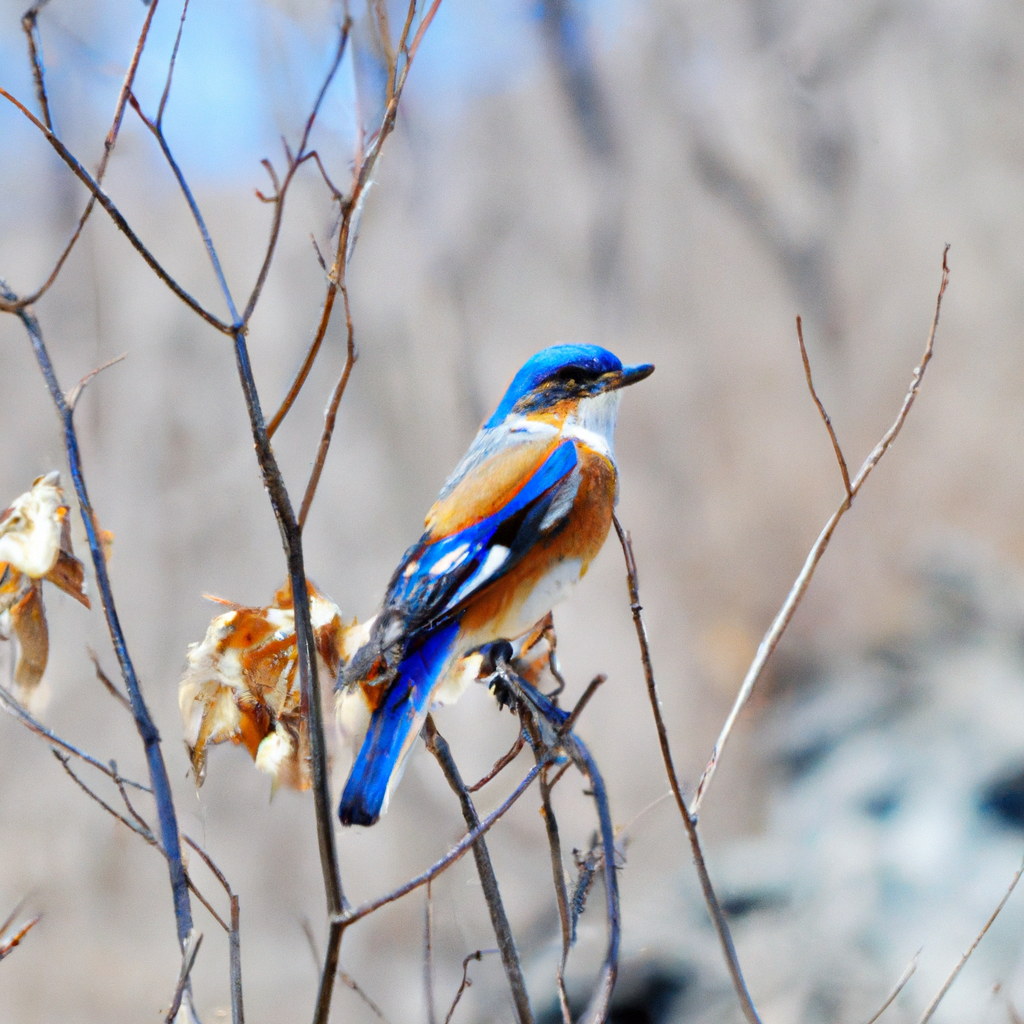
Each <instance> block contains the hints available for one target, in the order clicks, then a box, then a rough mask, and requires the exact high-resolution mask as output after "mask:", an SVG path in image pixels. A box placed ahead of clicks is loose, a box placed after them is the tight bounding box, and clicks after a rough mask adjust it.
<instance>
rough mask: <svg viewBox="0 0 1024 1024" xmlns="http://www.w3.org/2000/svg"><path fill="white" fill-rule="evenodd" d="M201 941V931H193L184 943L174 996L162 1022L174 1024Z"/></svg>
mask: <svg viewBox="0 0 1024 1024" xmlns="http://www.w3.org/2000/svg"><path fill="white" fill-rule="evenodd" d="M202 942H203V936H202V933H197V932H195V931H193V932H192V933H191V934H190V935H189V937H188V941H187V942H186V943H185V949H184V951H183V953H182V957H181V970H180V971H179V972H178V984H177V987H176V988H175V989H174V998H173V999H171V1008H170V1009H169V1010H168V1011H167V1016H166V1017H165V1018H164V1024H174V1018H175V1017H177V1016H178V1010H180V1009H181V997H182V996H183V995H184V994H185V987H186V986H187V985H188V978H189V975H190V974H191V973H192V968H193V967H194V966H195V962H196V957H197V956H198V955H199V947H200V946H201V945H202Z"/></svg>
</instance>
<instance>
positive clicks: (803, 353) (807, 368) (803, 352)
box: [796, 316, 853, 498]
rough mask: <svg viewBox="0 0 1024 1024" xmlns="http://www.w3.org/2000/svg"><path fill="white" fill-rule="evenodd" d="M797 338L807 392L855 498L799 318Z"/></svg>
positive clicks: (845, 482)
mask: <svg viewBox="0 0 1024 1024" xmlns="http://www.w3.org/2000/svg"><path fill="white" fill-rule="evenodd" d="M796 337H797V341H798V342H799V343H800V358H801V359H802V360H803V363H804V376H805V377H806V378H807V390H808V391H810V393H811V398H813V399H814V404H815V405H816V406H817V407H818V412H819V413H820V414H821V419H822V421H823V422H824V424H825V429H826V430H827V431H828V436H829V438H830V439H831V441H832V449H833V451H834V452H835V453H836V461H837V462H838V463H839V472H840V473H842V475H843V487H844V488H845V490H846V493H847V495H848V496H849V497H851V498H852V497H853V495H852V493H851V492H850V470H849V469H848V468H847V466H846V459H845V458H844V457H843V449H842V448H841V447H840V445H839V438H838V437H836V432H835V429H834V428H833V426H832V420H831V419H830V418H829V415H828V413H827V412H825V406H824V405H822V403H821V399H820V398H819V397H818V392H817V391H816V390H815V388H814V378H813V377H812V376H811V361H810V359H809V358H808V357H807V346H806V345H805V344H804V325H803V321H802V320H801V319H800V317H799V316H798V317H797V318H796Z"/></svg>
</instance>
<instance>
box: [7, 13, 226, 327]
mask: <svg viewBox="0 0 1024 1024" xmlns="http://www.w3.org/2000/svg"><path fill="white" fill-rule="evenodd" d="M155 6H156V4H155V2H154V3H153V4H152V5H151V6H150V10H153V9H154V8H155ZM0 96H3V98H4V99H6V100H8V101H9V102H10V103H12V104H13V105H14V106H15V107H17V108H18V110H20V111H21V112H22V113H23V114H24V115H25V117H27V118H28V119H29V120H30V121H31V122H32V123H33V124H34V125H35V126H36V127H37V128H38V129H39V130H40V131H41V132H42V133H43V136H44V137H45V138H46V141H47V142H49V143H50V145H51V146H52V147H53V148H54V150H56V152H57V155H58V156H59V157H60V158H61V160H63V161H64V163H65V164H67V165H68V167H69V168H71V170H72V171H73V172H74V175H75V177H76V178H78V180H79V181H81V182H82V184H83V185H85V187H86V188H87V189H89V191H90V192H91V193H92V194H93V196H94V197H95V199H96V201H97V202H98V203H99V204H100V206H102V207H103V209H104V210H106V212H107V214H108V216H109V217H110V219H111V220H112V221H113V222H114V224H116V225H117V228H118V230H119V231H120V232H121V234H123V235H124V236H125V238H127V239H128V241H129V242H130V243H131V244H132V246H133V248H134V249H135V250H136V252H138V254H139V255H140V256H141V257H142V258H143V259H144V260H145V261H146V264H147V265H148V266H149V268H150V269H151V270H152V271H153V273H154V274H156V276H157V277H158V278H160V280H161V281H163V282H164V284H165V285H167V287H168V288H170V290H171V291H172V292H174V294H175V295H177V296H178V298H179V299H181V301H182V302H184V303H185V305H186V306H188V307H189V309H191V310H192V311H193V312H195V313H197V314H198V315H199V316H201V317H202V318H203V319H204V320H205V321H206V322H207V323H208V324H210V326H211V327H216V328H217V330H218V331H221V332H222V333H224V334H230V333H231V326H230V325H229V324H226V323H224V322H223V321H222V320H220V319H219V318H218V317H216V316H214V315H213V314H212V313H210V312H208V311H207V310H206V309H204V308H203V307H202V306H201V305H200V304H199V303H198V302H197V301H196V300H195V299H194V298H192V296H191V295H189V293H188V292H187V291H185V289H184V288H182V287H181V285H180V284H178V282H177V281H176V280H175V279H174V278H173V277H171V275H170V274H169V273H168V272H167V271H166V270H164V268H163V266H161V264H160V263H159V261H158V260H157V258H156V257H155V256H154V255H153V254H152V253H151V252H150V251H149V249H147V248H146V246H145V245H144V244H143V243H142V240H141V239H140V238H139V236H138V235H136V234H135V232H134V231H133V230H132V228H131V226H130V225H129V223H128V221H127V220H125V218H124V215H123V214H122V213H121V211H120V210H119V209H118V208H117V207H116V206H115V205H114V203H113V202H112V201H111V199H110V197H109V196H108V195H107V194H106V192H104V191H103V190H102V189H101V188H100V186H99V184H98V183H97V182H96V181H95V180H94V179H93V177H92V175H91V174H89V172H88V171H87V170H86V169H85V168H84V167H83V166H82V165H81V163H79V162H78V160H77V159H76V158H75V157H74V156H73V155H72V153H71V151H70V150H69V149H68V148H67V147H66V146H65V145H64V143H63V142H61V141H60V139H58V138H57V136H56V135H54V134H53V132H51V131H50V129H49V128H47V127H46V125H45V124H43V123H42V121H40V120H39V118H38V117H36V116H35V114H33V113H32V111H31V110H29V109H28V108H27V107H26V106H25V105H24V104H23V103H22V102H21V101H20V100H18V99H15V97H14V96H12V95H11V94H10V93H9V92H8V91H7V90H6V89H4V88H2V87H0ZM68 251H69V252H70V249H69V250H68ZM55 273H56V270H55ZM48 286H49V284H47V285H46V286H44V288H43V289H42V290H41V291H43V290H45V287H48ZM41 291H39V292H37V293H36V295H34V296H30V297H29V298H28V299H21V298H18V296H16V295H14V294H13V293H11V292H9V291H8V290H7V289H4V290H3V294H2V298H0V310H3V311H5V312H8V313H19V314H20V313H22V312H24V311H25V309H27V307H28V306H30V305H31V304H32V301H33V300H34V299H35V298H36V297H37V296H38V295H39V294H41Z"/></svg>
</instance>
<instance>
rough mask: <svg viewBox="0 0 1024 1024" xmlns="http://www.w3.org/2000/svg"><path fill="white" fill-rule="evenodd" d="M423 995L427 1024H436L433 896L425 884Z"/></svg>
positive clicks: (429, 886)
mask: <svg viewBox="0 0 1024 1024" xmlns="http://www.w3.org/2000/svg"><path fill="white" fill-rule="evenodd" d="M423 994H424V996H425V997H426V1000H427V1024H437V1012H436V1011H435V1009H434V895H433V893H432V892H431V883H430V882H427V903H426V907H425V908H424V914H423Z"/></svg>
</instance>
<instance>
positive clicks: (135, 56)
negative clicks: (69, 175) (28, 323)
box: [0, 0, 159, 313]
mask: <svg viewBox="0 0 1024 1024" xmlns="http://www.w3.org/2000/svg"><path fill="white" fill-rule="evenodd" d="M158 2H159V0H153V2H152V3H151V4H149V6H148V10H147V11H146V17H145V19H144V20H143V23H142V31H141V32H140V33H139V38H138V41H137V42H136V43H135V50H134V51H133V52H132V57H131V60H130V61H129V62H128V70H127V71H126V72H125V76H124V82H122V84H121V91H120V92H119V93H118V94H117V104H116V106H115V109H114V119H113V122H112V123H111V125H110V130H109V131H108V132H107V137H106V139H105V140H104V142H103V156H102V157H101V158H100V165H99V167H98V168H97V169H96V185H97V189H98V187H99V185H100V183H102V181H103V176H104V174H106V171H107V163H108V161H109V160H110V154H111V153H112V152H113V149H114V144H115V143H116V141H117V135H118V132H119V131H120V129H121V121H122V119H123V118H124V105H125V102H126V100H127V98H128V93H129V91H130V90H131V87H132V83H133V82H134V81H135V72H136V70H137V69H138V66H139V59H140V58H141V56H142V51H143V48H144V47H145V45H146V39H147V38H148V37H149V26H150V25H151V24H152V22H153V16H154V15H155V14H156V8H157V4H158ZM42 6H43V4H42V3H40V4H37V5H36V7H35V8H34V9H35V10H39V9H40V8H41V7H42ZM22 24H24V22H22ZM29 45H30V47H31V45H32V44H31V42H30V44H29ZM34 70H35V69H33V73H34ZM36 95H37V96H38V95H39V81H38V80H37V81H36ZM45 95H46V94H45V90H44V91H43V98H44V100H45ZM8 99H11V97H10V96H9V95H8ZM13 102H15V103H16V105H17V106H19V107H20V106H21V104H18V103H17V102H16V101H13ZM22 109H24V108H22ZM43 120H44V121H45V128H46V129H47V130H48V131H50V132H52V131H53V124H52V123H51V120H50V110H49V105H48V104H45V105H44V106H43ZM58 152H60V151H59V150H58ZM72 170H74V168H72ZM76 173H77V172H76ZM97 198H98V193H97V192H96V191H94V192H93V193H92V194H91V195H90V196H89V200H88V202H87V203H86V204H85V209H84V210H83V211H82V215H81V217H79V218H78V224H77V225H76V226H75V230H74V232H73V233H72V235H71V238H70V239H69V241H68V243H67V245H65V246H64V249H63V251H62V252H61V254H60V256H59V257H58V259H57V262H56V263H55V264H54V266H53V269H52V270H51V271H50V273H49V276H48V277H47V278H46V280H45V281H44V282H43V283H42V284H41V285H40V286H39V287H38V288H37V289H36V290H35V291H34V292H33V293H32V294H31V295H29V296H27V297H26V298H23V299H18V300H17V304H16V305H9V304H8V303H6V302H5V303H0V308H2V309H6V310H7V311H8V312H12V313H13V312H17V310H18V309H24V308H25V307H26V306H31V305H33V304H34V303H35V302H37V301H38V300H39V299H40V298H41V297H42V296H43V295H44V294H45V293H46V292H47V291H48V290H49V288H50V286H51V285H52V284H53V282H54V281H56V280H57V275H58V274H59V273H60V271H61V268H62V267H63V266H64V264H65V262H66V261H67V258H68V257H69V256H70V255H71V250H72V249H74V247H75V245H76V244H77V242H78V239H79V238H80V237H81V234H82V230H83V229H84V228H85V224H86V221H87V220H88V219H89V215H90V214H91V213H92V211H93V207H94V206H95V205H96V200H97Z"/></svg>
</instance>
